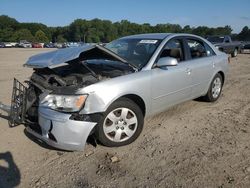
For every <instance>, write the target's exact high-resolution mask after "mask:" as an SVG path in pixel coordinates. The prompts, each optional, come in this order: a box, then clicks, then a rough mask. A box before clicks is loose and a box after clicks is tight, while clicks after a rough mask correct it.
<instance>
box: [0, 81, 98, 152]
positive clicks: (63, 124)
mask: <svg viewBox="0 0 250 188" xmlns="http://www.w3.org/2000/svg"><path fill="white" fill-rule="evenodd" d="M26 91H27V88H26V87H25V86H24V85H23V84H21V83H20V82H19V81H18V80H17V79H14V83H13V92H12V100H11V106H7V105H4V104H2V103H0V109H1V110H3V111H5V112H7V113H8V115H9V126H10V127H14V126H17V125H20V124H24V125H25V126H26V131H27V132H28V133H30V134H32V135H33V136H35V137H36V138H37V139H39V140H40V141H43V142H45V143H46V144H48V145H50V146H52V147H55V148H58V149H63V150H69V151H82V150H84V146H85V144H86V141H87V138H88V136H89V135H90V134H91V132H92V130H93V129H94V127H95V126H96V124H97V123H96V122H93V121H92V120H90V119H84V120H75V119H72V118H70V117H71V116H72V114H71V113H63V112H58V111H55V110H51V109H49V108H45V107H38V122H30V121H28V120H27V119H26V117H25V113H26V99H27V96H26V94H27V92H26Z"/></svg>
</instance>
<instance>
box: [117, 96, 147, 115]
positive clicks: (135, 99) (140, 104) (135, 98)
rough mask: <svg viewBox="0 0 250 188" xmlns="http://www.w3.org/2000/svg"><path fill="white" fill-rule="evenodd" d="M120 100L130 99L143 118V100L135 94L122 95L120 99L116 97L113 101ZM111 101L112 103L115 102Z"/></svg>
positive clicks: (144, 106) (144, 107)
mask: <svg viewBox="0 0 250 188" xmlns="http://www.w3.org/2000/svg"><path fill="white" fill-rule="evenodd" d="M121 98H127V99H130V100H131V101H133V102H134V103H135V104H137V105H138V107H139V108H140V109H141V111H142V114H143V116H144V117H145V115H146V105H145V102H144V100H143V99H142V98H141V97H140V96H139V95H136V94H126V95H122V96H120V97H118V98H117V99H116V100H115V101H117V100H119V99H121ZM115 101H113V102H115Z"/></svg>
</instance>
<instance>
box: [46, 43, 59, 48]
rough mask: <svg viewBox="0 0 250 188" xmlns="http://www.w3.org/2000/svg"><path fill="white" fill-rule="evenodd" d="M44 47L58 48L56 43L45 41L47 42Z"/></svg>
mask: <svg viewBox="0 0 250 188" xmlns="http://www.w3.org/2000/svg"><path fill="white" fill-rule="evenodd" d="M43 47H44V48H56V47H55V44H53V43H45V44H44V45H43Z"/></svg>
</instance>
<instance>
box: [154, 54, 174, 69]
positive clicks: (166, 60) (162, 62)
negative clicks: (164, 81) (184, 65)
mask: <svg viewBox="0 0 250 188" xmlns="http://www.w3.org/2000/svg"><path fill="white" fill-rule="evenodd" d="M176 65H178V61H177V59H175V58H173V57H162V58H160V59H159V60H158V62H157V63H156V67H159V68H160V67H166V66H176Z"/></svg>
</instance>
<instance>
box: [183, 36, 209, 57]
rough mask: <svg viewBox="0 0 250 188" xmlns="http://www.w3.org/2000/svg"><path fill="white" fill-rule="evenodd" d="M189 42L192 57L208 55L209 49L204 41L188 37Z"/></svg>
mask: <svg viewBox="0 0 250 188" xmlns="http://www.w3.org/2000/svg"><path fill="white" fill-rule="evenodd" d="M187 44H188V47H189V50H190V54H191V58H192V59H197V58H201V57H207V51H206V48H205V46H204V44H203V42H201V41H199V40H195V39H187Z"/></svg>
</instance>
